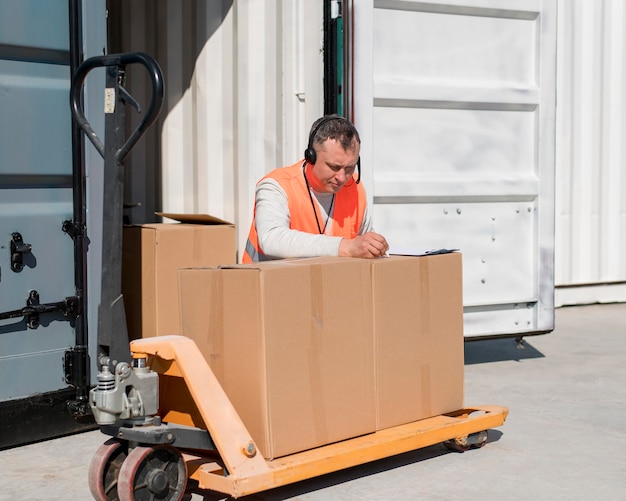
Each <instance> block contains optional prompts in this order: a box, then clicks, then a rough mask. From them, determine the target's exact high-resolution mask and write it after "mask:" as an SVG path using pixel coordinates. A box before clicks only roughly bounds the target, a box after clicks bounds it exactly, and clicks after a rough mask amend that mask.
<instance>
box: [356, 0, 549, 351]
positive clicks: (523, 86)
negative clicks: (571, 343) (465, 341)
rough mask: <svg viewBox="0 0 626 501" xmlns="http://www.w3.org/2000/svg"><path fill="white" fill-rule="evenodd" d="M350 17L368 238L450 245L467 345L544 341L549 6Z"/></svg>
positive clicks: (403, 6)
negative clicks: (372, 232)
mask: <svg viewBox="0 0 626 501" xmlns="http://www.w3.org/2000/svg"><path fill="white" fill-rule="evenodd" d="M352 9H353V15H354V17H353V23H354V24H353V27H352V29H353V30H354V31H353V32H354V45H353V47H354V49H353V55H352V57H351V62H352V65H353V67H352V71H353V78H354V80H353V81H354V94H353V98H354V120H355V123H356V125H357V127H358V128H359V131H360V132H361V135H362V141H363V144H362V150H361V163H362V171H363V179H364V183H365V186H366V188H367V190H368V195H369V197H370V200H371V201H372V202H373V211H374V221H375V226H376V229H377V231H379V232H380V233H383V234H384V235H385V236H386V237H387V239H388V241H389V242H390V244H391V246H392V249H397V250H409V249H415V250H423V249H437V248H453V249H460V251H461V252H462V253H463V267H464V272H463V280H464V307H465V336H466V338H473V339H478V338H483V337H495V336H523V335H528V334H537V333H542V332H549V331H551V330H552V329H553V327H554V264H553V262H554V258H553V255H554V172H555V161H554V157H555V146H554V144H555V87H556V82H555V72H556V61H555V58H556V1H552V0H549V1H540V0H516V1H507V2H498V1H495V0H466V1H456V0H455V1H448V2H443V1H437V0H430V1H429V2H417V1H400V0H398V1H393V0H373V1H371V0H370V1H365V0H359V1H358V2H354V4H353V6H352Z"/></svg>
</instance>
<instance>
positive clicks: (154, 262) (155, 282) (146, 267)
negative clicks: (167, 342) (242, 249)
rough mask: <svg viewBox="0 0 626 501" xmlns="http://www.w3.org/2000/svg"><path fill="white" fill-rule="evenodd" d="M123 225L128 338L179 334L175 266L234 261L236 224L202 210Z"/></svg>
mask: <svg viewBox="0 0 626 501" xmlns="http://www.w3.org/2000/svg"><path fill="white" fill-rule="evenodd" d="M159 215H163V216H165V217H169V218H171V219H176V220H178V221H180V222H179V223H171V224H169V223H166V224H143V225H134V226H125V227H124V233H123V250H122V293H123V294H124V306H125V310H126V319H127V325H128V333H129V337H130V338H131V339H137V338H141V337H151V336H161V335H167V334H180V306H179V304H180V301H179V298H178V276H177V271H178V269H179V268H186V267H190V266H217V265H220V264H231V263H236V262H237V257H236V234H235V226H234V225H233V224H231V223H228V222H226V221H222V220H221V219H218V218H215V217H213V216H208V215H202V214H190V215H183V214H159Z"/></svg>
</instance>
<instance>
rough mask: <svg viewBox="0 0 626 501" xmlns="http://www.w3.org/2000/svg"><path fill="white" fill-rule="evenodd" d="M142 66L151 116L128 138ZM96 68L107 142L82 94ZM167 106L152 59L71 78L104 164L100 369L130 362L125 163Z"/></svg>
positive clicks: (109, 58)
mask: <svg viewBox="0 0 626 501" xmlns="http://www.w3.org/2000/svg"><path fill="white" fill-rule="evenodd" d="M132 64H139V65H141V66H143V67H144V68H145V69H146V70H147V72H148V77H149V79H150V82H151V85H152V93H151V99H150V103H149V105H148V109H147V112H146V113H145V115H143V117H142V119H141V120H140V122H139V125H138V126H137V127H136V128H135V130H134V131H133V132H132V133H131V134H130V136H129V137H128V138H126V112H125V109H126V105H127V104H130V105H131V106H133V107H134V108H135V109H136V110H137V112H139V113H141V107H140V105H139V103H138V102H137V101H136V100H135V99H134V98H133V97H132V96H131V95H130V94H129V93H128V91H127V90H126V89H125V88H124V84H125V81H126V66H127V65H132ZM95 68H104V69H105V72H106V84H105V94H104V129H105V140H104V141H102V140H101V139H100V138H99V137H98V136H97V134H96V133H95V131H94V130H93V128H92V126H91V124H90V123H89V121H88V120H87V118H86V117H85V112H84V109H83V103H82V92H83V87H84V84H85V79H86V78H87V75H88V74H89V72H91V71H92V70H93V69H95ZM162 104H163V73H162V72H161V68H160V67H159V65H158V63H157V62H156V61H155V60H154V59H153V58H152V57H151V56H149V55H147V54H144V53H141V52H136V53H125V54H109V55H104V56H96V57H92V58H89V59H87V60H85V61H84V62H83V63H82V64H81V65H80V66H79V67H78V68H77V69H76V72H75V73H74V75H73V77H72V87H71V90H70V107H71V110H72V115H73V118H74V120H75V122H76V124H77V125H78V127H79V128H80V129H81V130H82V131H83V132H84V134H85V135H86V136H87V138H89V140H90V141H91V143H92V144H93V145H94V147H95V148H96V150H97V151H98V153H99V154H100V155H101V156H102V158H103V159H104V173H103V206H102V284H101V297H100V305H99V307H98V365H99V366H104V365H107V366H109V367H110V368H111V369H114V368H115V366H116V365H117V363H118V362H128V363H130V361H131V356H130V348H129V338H128V327H127V324H126V313H125V310H124V301H123V297H122V231H123V209H124V201H123V198H124V167H123V165H122V163H123V162H124V160H125V159H126V158H127V157H128V154H129V153H130V151H131V150H132V149H133V147H134V146H135V145H136V144H137V141H139V139H140V138H141V136H142V135H143V134H144V132H145V131H146V130H147V129H148V127H150V125H152V123H154V121H155V120H156V119H157V117H158V116H159V113H160V111H161V106H162Z"/></svg>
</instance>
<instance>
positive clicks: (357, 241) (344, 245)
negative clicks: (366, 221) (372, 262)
mask: <svg viewBox="0 0 626 501" xmlns="http://www.w3.org/2000/svg"><path fill="white" fill-rule="evenodd" d="M388 250H389V244H388V243H387V240H385V237H383V236H382V235H379V234H378V233H374V232H373V231H371V232H369V233H366V234H365V235H360V236H358V237H355V238H352V239H348V238H344V239H343V240H342V241H341V243H340V244H339V255H340V256H342V257H364V258H375V257H380V256H384V255H385V254H386V253H387V251H388Z"/></svg>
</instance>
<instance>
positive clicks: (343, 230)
mask: <svg viewBox="0 0 626 501" xmlns="http://www.w3.org/2000/svg"><path fill="white" fill-rule="evenodd" d="M266 178H271V179H274V180H275V181H276V182H278V184H279V185H280V186H281V188H282V189H283V190H285V193H286V194H287V200H288V204H289V219H290V221H289V228H291V229H292V230H299V231H305V232H307V233H318V226H317V221H316V217H317V213H315V214H314V213H313V210H312V208H311V199H310V198H309V194H308V192H307V186H306V183H305V181H304V174H303V172H302V161H300V162H297V163H295V164H293V165H291V166H289V167H282V168H279V169H274V170H273V171H272V172H270V173H269V174H267V175H266V176H265V177H264V178H263V179H266ZM263 179H261V181H262V180H263ZM259 182H260V181H259ZM365 205H366V197H365V190H364V189H363V187H362V186H361V185H360V184H356V183H355V182H354V181H352V182H348V183H347V184H345V185H344V186H343V187H342V188H341V189H340V190H339V191H338V192H337V194H336V196H335V202H334V211H333V214H332V218H331V220H332V224H331V225H330V231H329V235H331V236H337V237H344V238H354V237H356V236H357V235H358V234H359V229H360V228H361V224H362V222H363V217H364V215H365ZM255 220H256V205H255V210H254V216H253V219H252V224H251V225H250V233H249V235H248V240H247V242H246V248H245V251H244V254H243V256H242V262H243V263H252V262H258V261H266V260H267V259H268V258H267V257H265V255H264V254H263V251H262V250H261V249H260V247H259V241H258V235H257V232H256V224H255Z"/></svg>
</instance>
